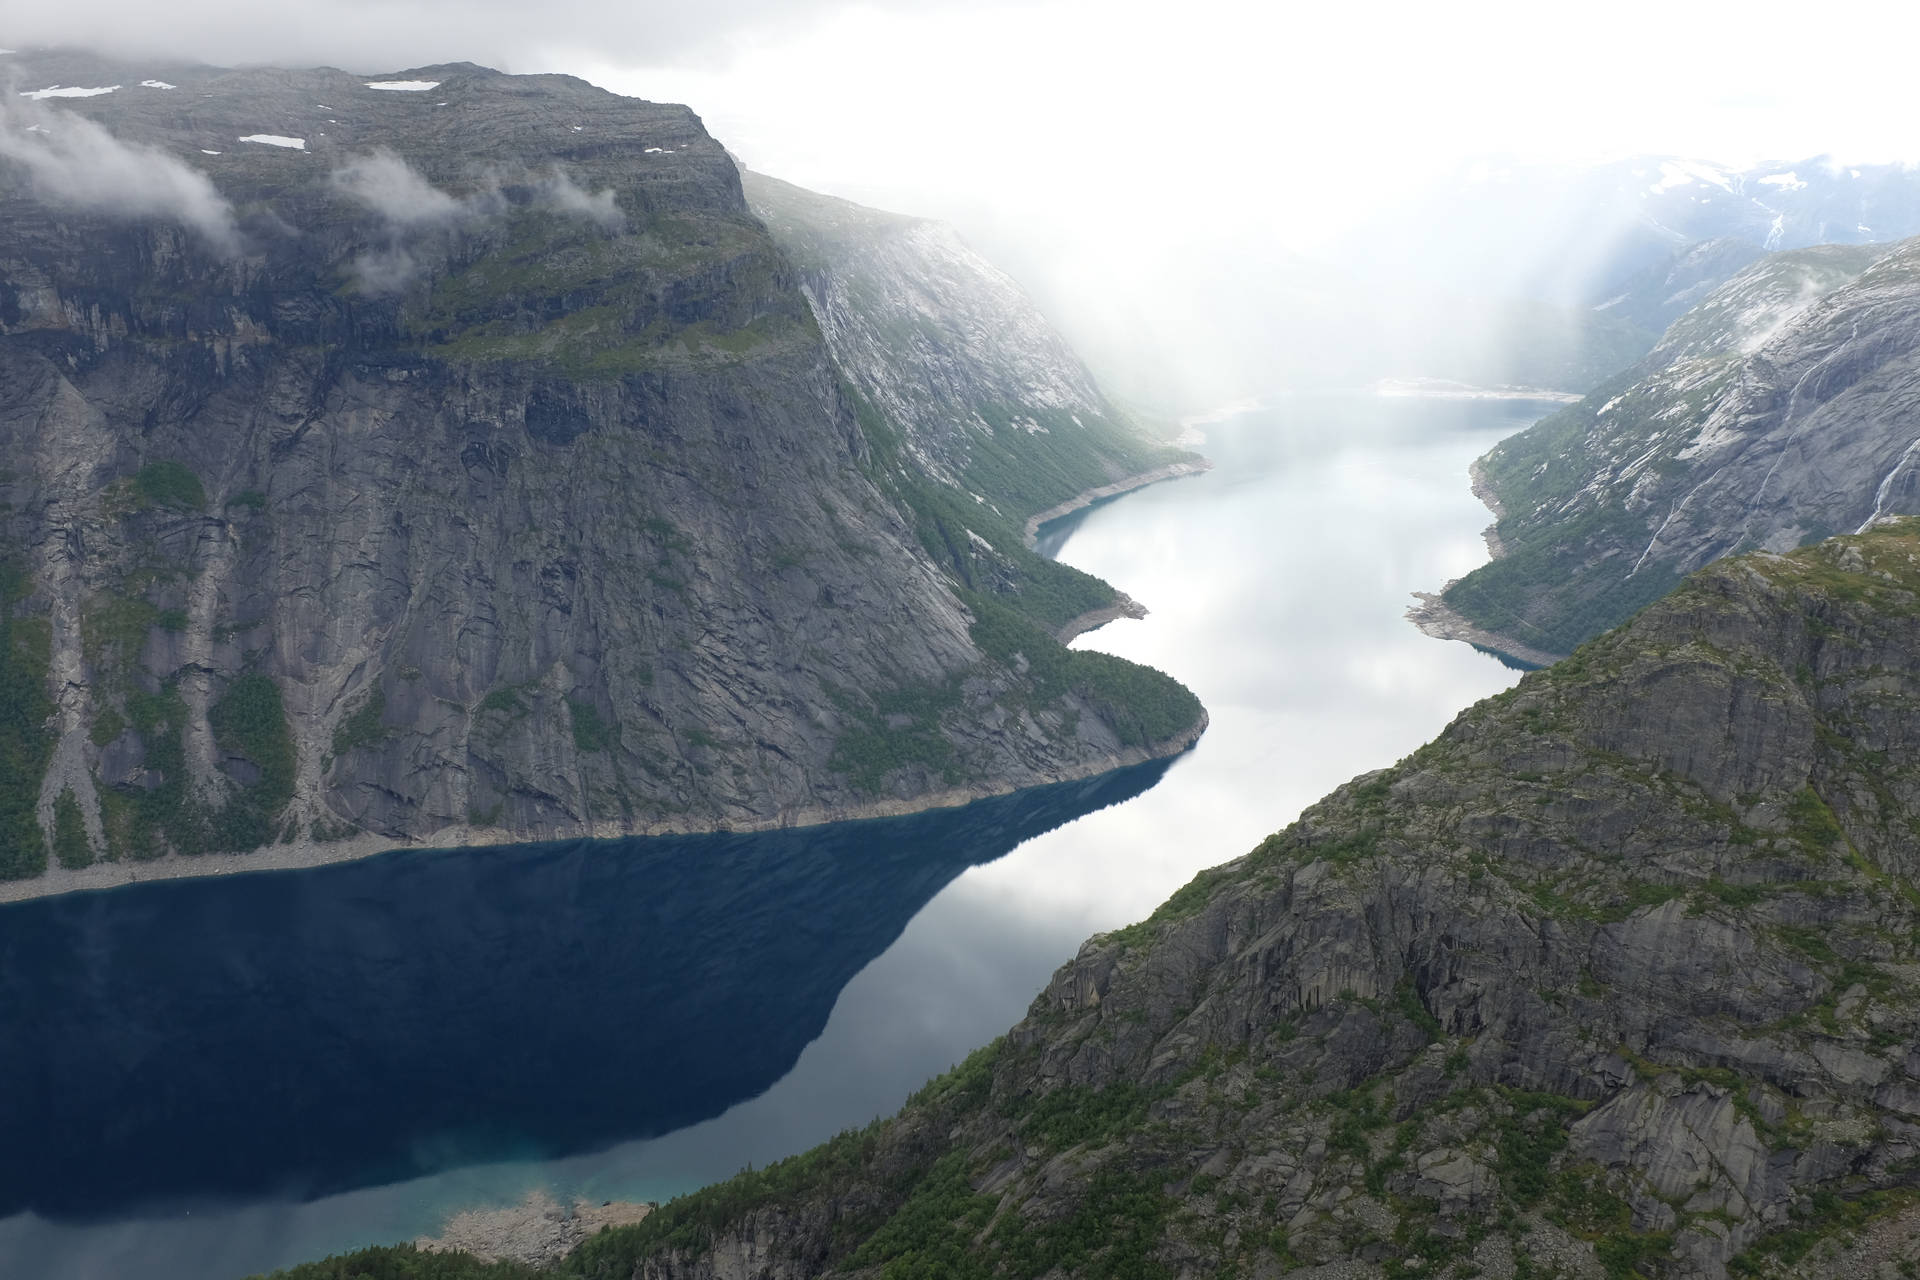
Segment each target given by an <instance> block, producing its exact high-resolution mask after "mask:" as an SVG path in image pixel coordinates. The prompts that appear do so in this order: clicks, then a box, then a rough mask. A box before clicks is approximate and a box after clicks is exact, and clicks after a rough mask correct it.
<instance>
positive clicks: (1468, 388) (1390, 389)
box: [1373, 378, 1586, 404]
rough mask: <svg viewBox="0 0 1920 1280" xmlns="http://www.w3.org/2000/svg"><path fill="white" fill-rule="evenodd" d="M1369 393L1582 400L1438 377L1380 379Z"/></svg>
mask: <svg viewBox="0 0 1920 1280" xmlns="http://www.w3.org/2000/svg"><path fill="white" fill-rule="evenodd" d="M1373 394H1375V395H1377V396H1391V397H1396V398H1397V397H1418V398H1420V399H1425V400H1549V401H1552V402H1553V403H1555V404H1577V403H1579V402H1580V401H1582V400H1584V399H1586V396H1585V394H1583V393H1582V392H1578V391H1553V390H1550V389H1548V388H1546V387H1476V386H1473V385H1472V384H1470V383H1465V382H1448V381H1446V380H1444V379H1439V378H1382V379H1381V380H1380V381H1379V382H1377V383H1375V384H1374V387H1373Z"/></svg>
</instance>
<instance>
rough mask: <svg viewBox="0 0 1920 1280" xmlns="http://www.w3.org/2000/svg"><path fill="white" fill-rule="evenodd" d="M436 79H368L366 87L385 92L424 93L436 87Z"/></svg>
mask: <svg viewBox="0 0 1920 1280" xmlns="http://www.w3.org/2000/svg"><path fill="white" fill-rule="evenodd" d="M439 87H440V82H439V81H438V80H369V81H367V88H369V89H379V90H382V91H384V92H386V93H425V92H426V91H427V90H429V89H438V88H439Z"/></svg>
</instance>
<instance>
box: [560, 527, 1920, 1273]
mask: <svg viewBox="0 0 1920 1280" xmlns="http://www.w3.org/2000/svg"><path fill="white" fill-rule="evenodd" d="M1916 655H1920V523H1915V522H1902V523H1899V524H1897V525H1895V526H1892V527H1889V528H1886V529H1881V530H1876V531H1875V532H1873V533H1870V534H1867V535H1864V536H1861V537H1846V538H1839V539H1835V540H1833V541H1831V542H1828V543H1825V544H1822V545H1821V546H1819V547H1816V548H1811V549H1808V550H1804V551H1801V552H1798V553H1796V554H1794V555H1792V556H1785V557H1783V556H1778V555H1774V554H1771V553H1760V554H1755V555H1750V556H1746V557H1742V558H1739V559H1735V560H1729V561H1725V562H1722V563H1721V564H1719V565H1716V566H1714V567H1713V568H1711V569H1709V570H1706V571H1704V572H1702V573H1700V574H1698V575H1696V576H1695V577H1694V578H1693V579H1692V580H1691V581H1690V582H1689V583H1688V584H1687V585H1686V586H1685V587H1684V588H1683V589H1681V590H1680V591H1678V592H1675V593H1674V594H1673V595H1671V596H1670V597H1669V598H1668V599H1666V600H1665V601H1663V602H1661V603H1659V604H1657V605H1655V606H1654V607H1652V608H1651V609H1649V610H1647V611H1646V612H1645V613H1644V614H1642V615H1641V616H1640V617H1639V618H1638V619H1637V620H1636V621H1635V622H1633V623H1632V624H1631V625H1629V626H1627V627H1624V628H1622V629H1620V630H1618V631H1615V632H1613V633H1611V634H1609V635H1608V636H1606V637H1604V638H1603V639H1601V640H1598V641H1596V642H1594V643H1593V644H1591V645H1589V646H1586V647H1585V648H1583V649H1582V650H1580V651H1579V652H1578V653H1577V654H1575V655H1574V656H1573V657H1572V658H1570V659H1568V660H1567V661H1564V662H1562V663H1560V664H1559V665H1558V666H1556V667H1554V668H1551V669H1549V670H1546V671H1542V672H1536V673H1534V674H1532V675H1530V676H1528V677H1526V678H1525V679H1524V680H1522V682H1521V683H1520V685H1519V686H1518V687H1517V688H1515V689H1513V690H1511V691H1509V692H1507V693H1504V694H1501V695H1498V696H1497V697H1494V698H1491V699H1489V700H1487V701H1485V702H1483V703H1480V704H1478V705H1477V706H1474V707H1472V708H1470V709H1468V710H1467V711H1466V712H1464V713H1463V714H1462V715H1461V716H1460V717H1459V718H1458V719H1457V720H1456V721H1455V722H1454V723H1453V724H1452V725H1451V726H1449V728H1448V729H1447V730H1446V731H1445V732H1444V733H1443V734H1442V735H1441V736H1440V737H1439V738H1438V739H1436V740H1435V741H1434V742H1432V743H1430V744H1429V745H1427V746H1426V747H1423V748H1422V749H1420V750H1419V751H1417V752H1415V753H1414V754H1413V755H1412V756H1410V757H1408V758H1407V759H1406V760H1403V761H1402V762H1400V763H1399V764H1398V765H1396V766H1395V767H1393V768H1391V769H1387V770H1383V771H1380V772H1377V773H1373V774H1368V775H1365V776H1363V777H1361V778H1358V779H1355V780H1354V781H1353V782H1351V783H1349V784H1348V785H1347V786H1345V787H1343V788H1341V789H1340V790H1339V791H1337V792H1335V793H1334V794H1333V795H1332V796H1330V797H1328V798H1327V799H1326V800H1324V801H1322V802H1321V803H1320V804H1318V805H1315V806H1313V807H1312V808H1310V809H1309V810H1308V811H1307V812H1306V813H1305V814H1303V815H1302V817H1301V818H1300V820H1299V821H1298V822H1297V823H1296V824H1294V825H1293V826H1292V827H1290V828H1288V829H1287V830H1285V831H1283V832H1280V833H1279V834H1277V835H1275V836H1273V837H1271V838H1270V839H1268V840H1267V841H1265V842H1264V843H1262V844H1261V845H1260V846H1259V847H1258V848H1256V849H1255V850H1254V851H1252V852H1251V853H1250V854H1248V855H1247V856H1245V857H1243V858H1241V859H1239V860H1237V861H1235V862H1231V863H1228V864H1226V865H1224V866H1222V867H1219V868H1216V869H1214V870H1212V871H1208V872H1205V873H1203V874H1202V875H1201V876H1199V877H1198V878H1197V879H1195V880H1194V881H1193V883H1191V884H1190V885H1188V886H1187V887H1186V888H1184V889H1182V890H1181V891H1180V892H1178V893H1177V894H1175V895H1174V897H1173V898H1172V899H1170V900H1169V901H1168V902H1167V903H1166V904H1165V905H1164V906H1163V907H1162V908H1161V909H1160V910H1159V911H1158V912H1157V913H1156V914H1155V915H1154V917H1153V918H1152V919H1150V920H1148V921H1146V922H1144V923H1142V924H1139V925H1135V926H1132V927H1130V928H1128V929H1124V930H1121V931H1119V932H1118V933H1113V934H1106V935H1102V936H1099V937H1096V938H1094V939H1092V940H1091V941H1089V942H1088V943H1087V944H1086V945H1085V946H1084V947H1083V948H1082V949H1081V951H1080V954H1079V955H1078V956H1077V957H1076V958H1075V959H1074V960H1073V961H1072V962H1071V963H1070V964H1068V965H1066V966H1065V967H1063V968H1062V969H1061V970H1060V971H1059V973H1058V974H1056V975H1055V977H1054V979H1053V981H1052V983H1051V984H1050V985H1049V987H1048V989H1047V990H1046V992H1044V993H1043V994H1042V995H1041V996H1040V998H1039V999H1037V1000H1036V1001H1035V1002H1034V1004H1033V1006H1032V1009H1031V1011H1030V1012H1029V1014H1028V1016H1027V1018H1026V1020H1025V1021H1023V1022H1022V1023H1020V1025H1018V1026H1017V1027H1015V1028H1014V1029H1013V1030H1012V1031H1011V1032H1009V1034H1008V1035H1007V1036H1006V1037H1005V1039H1004V1040H1002V1041H1000V1042H997V1043H996V1044H995V1045H993V1046H990V1047H989V1048H987V1049H985V1050H982V1051H981V1052H980V1053H978V1054H976V1055H975V1056H974V1057H973V1058H972V1059H970V1060H969V1061H968V1062H967V1063H966V1064H964V1065H963V1066H961V1067H960V1068H959V1069H957V1070H956V1071H955V1072H954V1073H953V1074H951V1075H950V1076H948V1077H945V1078H943V1079H941V1080H939V1081H936V1082H934V1083H933V1084H931V1085H929V1086H928V1087H927V1088H926V1089H925V1090H923V1091H922V1092H921V1093H920V1094H919V1095H918V1096H916V1097H915V1098H914V1099H913V1100H912V1101H910V1102H909V1103H908V1105H907V1107H906V1108H905V1109H904V1110H903V1111H902V1112H901V1114H900V1115H899V1116H898V1117H897V1118H895V1119H893V1120H891V1121H887V1122H885V1123H882V1124H879V1125H876V1126H875V1127H873V1128H871V1129H869V1130H867V1131H865V1132H862V1133H849V1134H846V1135H843V1136H842V1137H841V1138H839V1139H836V1140H835V1141H834V1142H832V1143H830V1144H828V1145H827V1146H825V1147H823V1148H820V1149H818V1150H816V1151H813V1152H810V1153H808V1154H806V1155H803V1156H799V1157H796V1158H794V1159H793V1160H790V1161H787V1162H784V1163H782V1164H779V1165H775V1166H773V1167H771V1168H769V1169H767V1170H764V1171H760V1172H756V1173H750V1174H746V1175H742V1176H741V1177H740V1178H737V1179H735V1180H734V1181H732V1182H729V1183H726V1184H722V1185H721V1186H719V1187H716V1188H713V1189H711V1190H709V1191H706V1192H702V1193H699V1194H697V1195H695V1196H692V1197H688V1198H686V1199H683V1200H680V1201H676V1202H674V1203H672V1204H669V1205H667V1206H664V1207H663V1208H662V1209H660V1210H659V1211H657V1212H656V1213H655V1214H654V1215H653V1216H652V1217H651V1218H649V1220H648V1221H647V1222H646V1223H644V1224H642V1225H640V1226H638V1227H634V1228H629V1229H625V1230H621V1231H615V1232H611V1233H608V1234H606V1235H603V1236H601V1237H599V1238H597V1239H596V1240H594V1241H592V1242H589V1243H588V1244H587V1245H585V1246H583V1247H582V1248H581V1249H580V1250H578V1251H576V1252H575V1253H574V1254H573V1255H571V1256H570V1257H569V1258H568V1259H567V1260H566V1261H565V1262H564V1263H563V1264H561V1267H560V1270H561V1271H562V1272H563V1273H565V1274H573V1275H587V1276H619V1277H628V1276H634V1277H648V1278H649V1280H656V1278H657V1280H667V1278H676V1280H677V1278H679V1277H702V1278H708V1277H714V1278H717V1277H727V1278H729V1280H735V1278H739V1280H744V1278H746V1277H774V1276H779V1277H795V1278H798V1277H805V1276H816V1275H822V1274H826V1273H828V1272H830V1271H836V1272H837V1271H848V1272H852V1273H855V1274H873V1275H880V1274H895V1273H901V1272H903V1271H904V1273H907V1274H913V1273H916V1271H915V1268H916V1267H917V1268H919V1272H917V1273H925V1274H936V1273H937V1274H942V1275H958V1276H981V1277H986V1276H1039V1275H1048V1274H1052V1275H1062V1274H1064V1275H1115V1274H1130V1275H1147V1276H1176V1275H1211V1274H1230V1273H1232V1274H1254V1275H1280V1274H1300V1275H1311V1276H1316V1277H1320V1276H1342V1277H1405V1276H1412V1275H1434V1276H1442V1275H1444V1276H1452V1277H1461V1278H1464V1277H1467V1276H1471V1275H1476V1274H1478V1275H1500V1276H1516V1275H1535V1276H1539V1275H1552V1274H1558V1275H1562V1276H1585V1277H1627V1276H1632V1275H1641V1276H1648V1277H1683V1276H1684V1277H1702V1278H1708V1277H1710V1278H1712V1280H1720V1278H1721V1277H1725V1276H1727V1275H1729V1274H1740V1275H1762V1276H1816V1275H1832V1274H1842V1273H1853V1274H1862V1273H1859V1272H1847V1270H1846V1269H1847V1266H1848V1263H1847V1261H1846V1259H1856V1260H1857V1259H1860V1258H1866V1259H1869V1260H1870V1261H1871V1262H1872V1263H1873V1265H1879V1264H1880V1263H1884V1264H1885V1265H1886V1266H1887V1267H1889V1268H1893V1267H1896V1266H1901V1267H1911V1265H1913V1260H1914V1257H1915V1252H1914V1250H1915V1241H1914V1233H1913V1230H1912V1219H1913V1217H1914V1213H1915V1209H1916V1206H1917V1205H1920V1200H1917V1199H1916V1196H1920V1191H1917V1190H1916V1183H1915V1170H1916V1168H1920V1055H1916V1054H1915V1052H1914V1045H1915V1043H1916V1038H1917V1037H1920V1001H1916V999H1915V996H1914V993H1913V977H1914V975H1915V974H1916V973H1920V968H1917V967H1916V965H1917V964H1920V953H1916V951H1915V942H1914V939H1915V930H1916V926H1920V906H1917V905H1916V903H1917V902H1920V897H1916V894H1915V889H1914V884H1915V878H1916V876H1920V856H1916V854H1915V845H1914V839H1913V832H1914V830H1915V824H1916V822H1920V784H1916V782H1915V778H1916V777H1920V774H1916V768H1917V767H1920V716H1916V714H1915V712H1916V711H1917V710H1920V658H1916ZM1888 1274H1892V1272H1888Z"/></svg>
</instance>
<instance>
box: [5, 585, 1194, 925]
mask: <svg viewBox="0 0 1920 1280" xmlns="http://www.w3.org/2000/svg"><path fill="white" fill-rule="evenodd" d="M1135 607H1138V606H1135ZM1075 621H1078V619H1076V620H1075ZM1209 723H1210V718H1209V716H1208V714H1207V712H1206V711H1205V710H1204V709H1203V710H1202V711H1201V713H1200V718H1199V720H1197V721H1195V722H1194V723H1193V724H1192V725H1190V726H1188V728H1186V729H1185V730H1182V731H1181V732H1180V733H1177V734H1175V735H1174V736H1173V737H1171V738H1166V739H1163V740H1162V741H1160V742H1156V743H1151V744H1149V745H1147V746H1144V747H1128V748H1126V749H1125V750H1122V751H1119V752H1116V753H1115V754H1113V755H1111V756H1108V757H1106V758H1105V759H1102V760H1095V761H1088V762H1086V763H1084V764H1080V765H1075V766H1072V767H1070V768H1066V769H1056V770H1049V771H1047V772H1045V773H1043V774H1037V775H1036V776H1034V777H1032V778H1029V779H1026V780H1024V781H1023V782H1021V784H1020V785H1018V786H1011V785H997V784H996V785H984V784H983V785H980V786H973V787H950V788H947V789H945V790H940V791H929V792H926V793H924V794H922V795H919V796H916V797H914V798H912V799H909V800H901V799H893V798H888V799H884V800H873V801H868V802H865V803H862V804H854V805H838V806H804V807H803V806H794V807H792V808H788V809H785V810H782V811H781V812H780V813H777V814H774V815H772V816H770V817H765V818H749V819H743V820H734V821H726V822H718V823H700V822H697V821H683V820H674V821H667V822H655V823H645V824H640V823H618V822H594V823H577V824H573V825H571V826H568V827H566V828H562V829H555V830H551V831H502V830H500V829H499V828H497V827H471V826H467V825H465V824H457V825H454V826H450V827H442V828H441V829H440V830H438V831H435V832H434V833H433V834H432V835H429V836H422V837H419V838H417V839H406V838H404V837H403V838H395V837H391V836H378V835H362V836H358V837H355V838H353V839H349V840H337V841H326V842H321V841H316V840H311V839H308V840H295V841H291V842H289V843H287V844H277V845H269V846H265V847H263V848H260V849H256V850H254V851H252V852H250V853H201V854H193V855H185V854H178V853H170V854H168V855H167V856H166V857H164V858H156V859H154V860H153V861H151V862H96V863H94V864H93V865H92V866H88V867H82V868H80V869H79V870H77V871H76V870H69V869H67V868H65V867H62V866H59V865H58V864H54V865H52V866H49V867H48V868H47V870H46V871H45V872H43V873H41V874H40V875H38V876H36V877H34V878H33V879H31V880H5V881H0V906H4V905H7V904H10V903H15V902H31V901H33V900H34V899H37V898H55V897H61V896H63V895H66V894H70V893H94V892H100V891H105V890H112V889H122V888H125V887H127V886H129V885H136V884H151V883H153V882H155V881H160V880H202V879H208V878H211V877H215V876H230V875H250V874H253V873H256V872H265V871H308V870H312V869H313V868H315V867H328V866H334V865H336V864H338V863H342V862H359V861H361V860H363V859H366V858H375V857H379V856H380V855H382V854H387V853H400V852H409V851H410V852H435V851H452V850H457V849H486V848H493V847H495V846H500V845H517V844H545V843H549V842H552V841H562V840H628V839H636V838H645V837H649V836H685V835H719V834H740V835H747V834H752V833H754V832H758V831H784V830H789V829H792V828H796V827H824V826H829V825H831V824H833V823H838V822H859V821H863V820H865V819H868V818H899V817H905V816H906V815H908V814H913V813H924V812H927V811H929V810H933V809H958V808H961V807H962V806H964V805H969V804H972V803H973V802H974V801H976V800H988V799H992V798H993V797H995V796H1005V795H1012V794H1013V793H1014V792H1016V791H1026V790H1029V789H1031V788H1033V787H1046V786H1052V785H1054V784H1055V783H1061V782H1080V781H1083V780H1085V779H1087V778H1096V777H1099V776H1100V775H1101V774H1104V773H1112V772H1113V771H1114V770H1116V769H1125V768H1129V767H1131V766H1133V765H1137V764H1145V763H1147V762H1148V761H1149V760H1165V759H1169V758H1171V757H1173V756H1177V755H1180V754H1181V753H1183V752H1185V751H1187V750H1190V749H1191V748H1192V747H1193V745H1194V743H1196V742H1198V741H1199V740H1200V738H1201V736H1202V735H1203V734H1205V733H1206V731H1207V726H1208V724H1209Z"/></svg>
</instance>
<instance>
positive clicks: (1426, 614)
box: [1406, 578, 1567, 667]
mask: <svg viewBox="0 0 1920 1280" xmlns="http://www.w3.org/2000/svg"><path fill="white" fill-rule="evenodd" d="M1453 581H1454V582H1458V581H1459V579H1458V578H1455V579H1454V580H1453ZM1452 585H1453V582H1449V583H1448V584H1447V586H1448V587H1451V586H1452ZM1445 590H1446V587H1442V588H1441V591H1445ZM1413 594H1414V598H1415V599H1416V600H1418V601H1419V603H1418V604H1410V605H1408V606H1407V612H1406V619H1407V621H1408V622H1411V623H1412V624H1413V625H1414V626H1415V627H1418V628H1419V629H1420V631H1421V633H1422V634H1424V635H1429V636H1432V637H1433V638H1434V639H1435V640H1460V641H1463V642H1465V643H1467V644H1470V645H1473V646H1475V647H1477V648H1481V649H1490V650H1492V651H1493V652H1495V653H1498V654H1504V655H1505V656H1507V657H1509V658H1513V659H1516V660H1517V661H1520V662H1524V663H1526V664H1527V665H1528V666H1533V667H1550V666H1552V665H1553V664H1554V663H1556V662H1558V661H1560V659H1562V658H1564V657H1566V656H1567V655H1566V654H1564V653H1548V652H1547V651H1546V650H1545V649H1536V648H1534V647H1533V646H1532V645H1525V644H1521V643H1520V642H1519V641H1517V640H1512V639H1509V638H1508V637H1506V636H1503V635H1501V634H1499V633H1498V632H1496V631H1489V630H1487V629H1486V628H1485V627H1483V626H1480V625H1479V624H1478V623H1476V622H1474V621H1472V620H1471V619H1470V618H1468V617H1467V616H1466V615H1465V614H1463V613H1461V612H1460V611H1459V610H1458V609H1455V608H1454V607H1453V606H1452V605H1450V604H1448V603H1447V602H1446V601H1445V600H1443V599H1441V596H1440V592H1437V591H1416V592H1414V593H1413Z"/></svg>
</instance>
